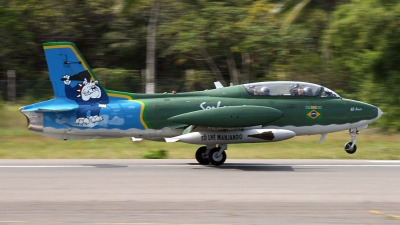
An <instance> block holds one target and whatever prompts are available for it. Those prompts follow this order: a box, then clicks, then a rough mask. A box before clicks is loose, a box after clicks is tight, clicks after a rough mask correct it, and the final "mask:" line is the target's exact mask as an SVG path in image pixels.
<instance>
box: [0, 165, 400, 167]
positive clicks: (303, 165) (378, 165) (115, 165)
mask: <svg viewBox="0 0 400 225" xmlns="http://www.w3.org/2000/svg"><path fill="white" fill-rule="evenodd" d="M283 166H291V167H400V164H353V165H352V164H271V165H269V164H225V165H222V166H220V167H221V168H223V167H283ZM112 167H115V168H123V167H131V168H132V167H205V168H214V166H204V165H182V164H181V165H176V164H175V165H174V164H171V165H169V164H159V165H157V164H155V165H151V164H141V165H122V164H121V165H116V164H114V165H112V166H111V168H112ZM0 168H104V165H102V166H99V165H96V164H94V165H0Z"/></svg>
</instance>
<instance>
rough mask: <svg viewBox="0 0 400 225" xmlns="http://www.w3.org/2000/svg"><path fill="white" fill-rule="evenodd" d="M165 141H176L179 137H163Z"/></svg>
mask: <svg viewBox="0 0 400 225" xmlns="http://www.w3.org/2000/svg"><path fill="white" fill-rule="evenodd" d="M164 139H165V142H177V141H179V138H164Z"/></svg>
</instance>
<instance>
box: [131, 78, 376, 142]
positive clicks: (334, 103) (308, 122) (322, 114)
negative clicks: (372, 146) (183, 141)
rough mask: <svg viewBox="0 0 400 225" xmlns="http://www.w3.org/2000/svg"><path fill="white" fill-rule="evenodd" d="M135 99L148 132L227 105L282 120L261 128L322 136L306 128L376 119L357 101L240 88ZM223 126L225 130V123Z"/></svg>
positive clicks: (369, 107) (348, 125) (347, 125)
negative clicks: (264, 110)
mask: <svg viewBox="0 0 400 225" xmlns="http://www.w3.org/2000/svg"><path fill="white" fill-rule="evenodd" d="M135 97H136V99H139V100H141V101H143V102H144V103H145V104H146V109H145V112H144V113H145V114H144V117H145V120H146V122H147V123H148V125H149V128H152V129H161V128H164V127H172V128H179V127H183V126H185V125H187V124H177V123H174V122H170V121H168V118H171V117H173V116H176V115H180V114H184V113H189V112H193V111H198V110H207V109H212V108H221V107H227V106H244V107H246V106H264V107H270V108H274V109H277V110H280V111H281V112H282V114H283V115H282V117H280V118H279V119H276V120H274V121H272V122H269V123H266V124H260V125H262V126H263V127H295V128H305V127H307V128H308V129H305V131H304V134H313V133H322V132H321V131H319V130H318V129H315V130H312V129H309V128H310V127H313V126H315V125H319V126H331V125H338V126H340V127H341V128H342V127H345V128H344V129H350V128H351V127H352V125H355V126H358V125H357V124H358V123H360V122H361V123H362V121H368V120H372V119H374V118H376V117H377V116H378V110H377V108H376V107H374V106H372V105H369V104H366V103H362V102H358V101H353V100H346V99H342V98H340V97H336V98H325V97H321V96H320V95H319V96H256V95H250V94H249V93H248V92H247V91H246V89H245V88H244V86H242V85H239V86H233V87H227V88H220V89H213V90H206V91H200V92H189V93H177V94H171V93H168V94H154V95H141V94H136V95H135ZM352 109H353V110H352ZM254 116H255V115H254ZM265 116H268V115H265ZM224 127H229V124H226V126H224ZM341 130H343V129H341ZM296 131H297V132H296V133H298V135H301V134H303V132H299V129H296ZM331 132H333V131H331Z"/></svg>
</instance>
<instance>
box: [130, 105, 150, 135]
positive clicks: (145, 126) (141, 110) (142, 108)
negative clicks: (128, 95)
mask: <svg viewBox="0 0 400 225" xmlns="http://www.w3.org/2000/svg"><path fill="white" fill-rule="evenodd" d="M132 101H134V102H137V103H139V104H140V105H141V106H142V107H140V123H142V125H143V127H144V129H146V130H147V129H149V127H148V126H147V124H146V123H145V122H144V119H143V114H144V108H145V107H146V106H145V104H144V103H143V102H141V101H138V100H132Z"/></svg>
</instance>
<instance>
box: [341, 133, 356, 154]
mask: <svg viewBox="0 0 400 225" xmlns="http://www.w3.org/2000/svg"><path fill="white" fill-rule="evenodd" d="M358 133H359V130H357V129H350V130H349V134H350V136H351V141H350V142H347V143H346V144H345V145H344V150H345V151H346V152H347V153H349V154H354V153H355V152H356V151H357V145H356V142H357V134H358Z"/></svg>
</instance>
